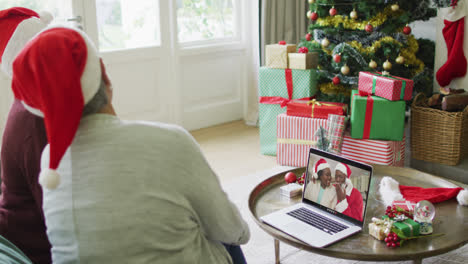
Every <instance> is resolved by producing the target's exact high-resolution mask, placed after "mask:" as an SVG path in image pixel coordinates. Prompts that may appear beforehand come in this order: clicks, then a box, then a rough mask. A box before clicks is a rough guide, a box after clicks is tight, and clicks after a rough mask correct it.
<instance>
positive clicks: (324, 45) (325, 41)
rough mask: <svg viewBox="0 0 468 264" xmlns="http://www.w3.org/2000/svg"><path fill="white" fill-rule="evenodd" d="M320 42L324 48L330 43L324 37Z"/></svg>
mask: <svg viewBox="0 0 468 264" xmlns="http://www.w3.org/2000/svg"><path fill="white" fill-rule="evenodd" d="M320 44H322V47H324V48H326V47H328V45H330V41H329V40H328V39H327V38H324V39H322V41H321V42H320Z"/></svg>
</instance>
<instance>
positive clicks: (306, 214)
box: [287, 207, 348, 235]
mask: <svg viewBox="0 0 468 264" xmlns="http://www.w3.org/2000/svg"><path fill="white" fill-rule="evenodd" d="M287 214H288V215H290V216H292V217H294V218H296V219H299V220H301V221H302V222H304V223H306V224H309V225H311V226H314V227H316V228H318V229H320V230H322V231H324V232H326V233H328V234H330V235H333V234H336V233H338V232H340V231H343V230H345V229H347V228H348V226H345V225H343V224H340V223H338V222H336V221H334V220H332V219H330V218H327V217H324V216H322V215H320V214H317V213H315V212H313V211H310V210H307V209H306V208H303V207H301V208H298V209H296V210H293V211H290V212H288V213H287Z"/></svg>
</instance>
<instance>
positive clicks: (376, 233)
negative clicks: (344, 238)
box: [369, 223, 387, 240]
mask: <svg viewBox="0 0 468 264" xmlns="http://www.w3.org/2000/svg"><path fill="white" fill-rule="evenodd" d="M385 228H386V227H385V226H383V225H377V224H376V223H370V224H369V235H371V236H373V237H375V238H376V239H378V240H384V239H385V237H386V236H387V235H386V234H385V232H384V231H385Z"/></svg>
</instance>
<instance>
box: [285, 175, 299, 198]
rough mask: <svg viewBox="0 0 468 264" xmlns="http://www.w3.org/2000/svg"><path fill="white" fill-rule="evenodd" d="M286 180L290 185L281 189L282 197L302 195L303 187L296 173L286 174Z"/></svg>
mask: <svg viewBox="0 0 468 264" xmlns="http://www.w3.org/2000/svg"><path fill="white" fill-rule="evenodd" d="M284 180H285V181H286V183H288V184H287V185H284V186H281V187H280V193H281V195H284V196H287V197H295V196H298V195H300V194H301V193H302V185H301V184H299V183H297V181H298V179H297V176H296V174H295V173H294V172H291V171H290V172H288V173H286V174H285V175H284Z"/></svg>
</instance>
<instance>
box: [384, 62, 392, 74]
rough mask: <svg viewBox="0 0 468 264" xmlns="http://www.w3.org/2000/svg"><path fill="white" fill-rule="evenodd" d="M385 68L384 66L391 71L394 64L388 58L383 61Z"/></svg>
mask: <svg viewBox="0 0 468 264" xmlns="http://www.w3.org/2000/svg"><path fill="white" fill-rule="evenodd" d="M383 68H384V70H386V71H389V70H391V69H392V64H391V63H390V62H389V61H388V60H386V61H385V62H384V63H383Z"/></svg>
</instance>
